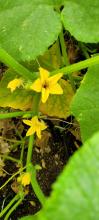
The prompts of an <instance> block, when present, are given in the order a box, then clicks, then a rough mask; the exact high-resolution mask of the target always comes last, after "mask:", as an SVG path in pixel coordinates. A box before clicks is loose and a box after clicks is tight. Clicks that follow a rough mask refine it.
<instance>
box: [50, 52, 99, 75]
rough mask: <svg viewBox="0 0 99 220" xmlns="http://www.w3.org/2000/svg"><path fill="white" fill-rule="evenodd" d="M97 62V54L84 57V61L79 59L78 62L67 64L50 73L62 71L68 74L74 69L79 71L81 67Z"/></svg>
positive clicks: (98, 62)
mask: <svg viewBox="0 0 99 220" xmlns="http://www.w3.org/2000/svg"><path fill="white" fill-rule="evenodd" d="M97 64H99V56H95V57H91V58H89V59H86V60H84V61H80V62H78V63H75V64H72V65H69V66H67V67H63V68H61V69H57V70H55V71H53V72H51V75H54V74H57V73H64V75H68V74H71V73H73V72H75V71H79V70H81V69H84V68H87V67H90V66H93V65H97Z"/></svg>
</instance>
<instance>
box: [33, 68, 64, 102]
mask: <svg viewBox="0 0 99 220" xmlns="http://www.w3.org/2000/svg"><path fill="white" fill-rule="evenodd" d="M39 71H40V78H38V79H37V80H35V82H34V83H33V84H32V85H31V87H30V88H31V89H33V90H34V91H36V92H41V93H42V96H41V100H42V102H43V103H45V102H46V101H47V99H48V97H49V94H58V95H59V94H63V90H62V88H61V86H60V85H59V84H58V83H57V82H58V80H59V79H60V78H61V77H62V75H63V74H62V73H58V74H56V75H54V76H50V77H49V75H50V73H49V72H48V71H47V70H45V69H43V68H41V67H40V68H39Z"/></svg>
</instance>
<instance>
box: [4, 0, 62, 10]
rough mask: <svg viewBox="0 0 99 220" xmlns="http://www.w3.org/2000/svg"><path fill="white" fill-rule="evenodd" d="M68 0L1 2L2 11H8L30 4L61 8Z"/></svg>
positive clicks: (5, 0)
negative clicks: (11, 8)
mask: <svg viewBox="0 0 99 220" xmlns="http://www.w3.org/2000/svg"><path fill="white" fill-rule="evenodd" d="M65 2H66V0H24V1H23V0H17V1H12V0H0V9H7V8H10V7H13V6H14V7H16V6H20V5H23V4H24V5H25V4H27V3H28V4H30V3H32V5H52V6H61V5H64V3H65Z"/></svg>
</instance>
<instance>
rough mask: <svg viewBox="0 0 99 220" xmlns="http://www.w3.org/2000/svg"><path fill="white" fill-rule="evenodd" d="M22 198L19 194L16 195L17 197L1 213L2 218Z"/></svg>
mask: <svg viewBox="0 0 99 220" xmlns="http://www.w3.org/2000/svg"><path fill="white" fill-rule="evenodd" d="M19 198H20V197H19V194H17V195H15V197H14V198H13V199H12V200H11V201H10V202H9V204H8V205H7V206H6V207H5V208H4V209H3V210H2V211H1V213H0V218H1V217H2V216H3V215H4V214H5V212H7V211H8V209H9V208H10V207H11V206H12V205H13V203H14V202H15V201H16V200H18V199H19Z"/></svg>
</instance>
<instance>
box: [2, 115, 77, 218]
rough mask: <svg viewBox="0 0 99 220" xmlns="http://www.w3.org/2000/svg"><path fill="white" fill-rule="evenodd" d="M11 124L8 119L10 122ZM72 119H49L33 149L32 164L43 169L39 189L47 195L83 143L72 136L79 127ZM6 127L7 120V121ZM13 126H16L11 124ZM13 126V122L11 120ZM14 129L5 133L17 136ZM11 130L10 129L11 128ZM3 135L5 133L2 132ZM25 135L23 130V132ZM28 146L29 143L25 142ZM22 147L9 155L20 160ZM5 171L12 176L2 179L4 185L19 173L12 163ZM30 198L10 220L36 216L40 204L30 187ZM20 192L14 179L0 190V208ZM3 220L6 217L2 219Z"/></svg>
mask: <svg viewBox="0 0 99 220" xmlns="http://www.w3.org/2000/svg"><path fill="white" fill-rule="evenodd" d="M8 121H9V120H8ZM69 121H71V118H69V119H68V121H67V122H65V121H64V122H60V121H58V123H55V122H54V121H52V120H51V121H49V120H47V121H46V123H47V124H48V126H49V129H48V131H44V132H43V135H42V139H41V141H39V140H38V139H36V143H35V146H34V149H33V157H32V162H33V164H34V165H36V164H39V165H40V166H41V168H42V169H41V170H39V171H38V172H37V179H38V182H39V184H40V187H41V189H42V191H43V192H44V194H45V195H46V196H49V194H50V192H51V189H52V183H53V182H55V180H56V178H57V176H58V175H59V173H60V172H61V171H62V170H63V167H64V165H65V164H66V163H67V162H68V159H69V157H70V156H71V155H72V154H73V153H74V151H75V150H77V147H79V145H80V144H81V143H80V141H79V140H77V139H76V137H75V136H74V135H73V132H76V134H77V130H76V129H77V128H75V127H74V125H73V124H72V123H70V122H69ZM6 124H7V120H6ZM12 124H13V123H12ZM15 125H16V127H17V126H19V120H16V119H15ZM10 126H11V121H10ZM11 127H12V130H9V129H8V131H7V130H6V131H5V136H6V137H8V136H9V137H10V138H11V137H12V136H13V135H14V129H13V126H11ZM8 128H9V126H8ZM2 132H4V131H3V130H2V131H1V133H2ZM23 133H24V130H23ZM26 145H27V143H26ZM26 153H27V146H26V148H25V152H24V157H25V155H26ZM19 155H20V146H18V148H17V150H16V151H11V153H10V156H12V157H15V158H19ZM4 170H6V172H8V173H9V175H8V174H6V177H1V178H0V185H2V184H3V183H4V182H5V181H6V180H7V179H8V178H9V177H10V175H11V174H13V173H15V172H16V171H17V167H16V164H15V163H13V162H11V161H8V160H7V161H6V166H5V167H4ZM27 189H28V191H29V192H28V195H27V196H26V197H25V199H24V201H23V202H22V204H21V205H20V206H18V208H17V209H16V210H15V211H14V212H13V214H12V215H11V217H10V220H14V219H16V220H17V219H18V217H22V216H24V215H28V214H34V213H36V212H37V211H38V210H39V209H40V208H41V206H40V203H39V201H38V199H37V198H36V196H35V194H34V193H33V191H32V189H31V187H29V188H28V187H27ZM16 191H17V186H16V184H15V179H14V180H13V181H11V182H10V183H9V184H7V186H6V187H4V188H3V189H2V190H1V191H0V209H1V210H2V209H3V208H4V207H5V206H6V205H7V204H8V203H9V201H10V200H11V199H12V198H13V197H14V196H15V194H16ZM0 219H1V220H3V219H4V217H2V218H0Z"/></svg>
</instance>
